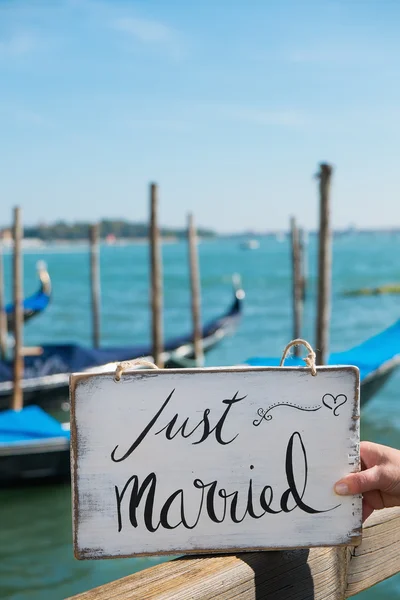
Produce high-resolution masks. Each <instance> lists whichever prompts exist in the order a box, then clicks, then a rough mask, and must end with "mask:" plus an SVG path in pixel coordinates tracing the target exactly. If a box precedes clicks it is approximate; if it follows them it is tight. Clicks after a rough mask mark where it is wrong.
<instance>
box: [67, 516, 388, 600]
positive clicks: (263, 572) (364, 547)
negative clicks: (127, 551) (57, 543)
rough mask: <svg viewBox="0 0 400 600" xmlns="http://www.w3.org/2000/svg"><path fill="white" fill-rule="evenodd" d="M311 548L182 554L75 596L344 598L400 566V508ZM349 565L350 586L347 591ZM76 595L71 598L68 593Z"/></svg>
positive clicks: (78, 599) (121, 599)
mask: <svg viewBox="0 0 400 600" xmlns="http://www.w3.org/2000/svg"><path fill="white" fill-rule="evenodd" d="M353 554H354V555H352V556H350V554H349V551H348V550H347V549H343V548H339V549H333V548H312V549H311V550H291V551H285V552H252V553H249V554H237V555H228V556H226V555H225V556H213V557H210V556H205V557H202V558H196V557H192V558H187V557H184V558H179V559H177V560H174V561H171V562H167V563H163V564H160V565H157V566H155V567H151V568H150V569H146V570H144V571H141V572H139V573H135V574H134V575H129V576H128V577H124V578H123V579H120V580H118V581H113V582H111V583H109V584H106V585H104V586H101V587H98V588H95V589H93V590H90V591H88V592H84V593H82V594H78V595H77V596H74V597H73V598H74V600H106V599H107V600H128V599H129V600H136V599H137V600H139V599H140V600H143V598H146V600H167V599H170V598H174V599H175V600H189V599H190V600H237V599H239V598H240V599H242V600H263V599H264V598H265V599H267V598H268V600H306V599H307V600H310V599H311V598H314V599H315V600H339V599H342V598H345V597H349V596H353V595H354V594H357V593H358V592H361V591H362V590H365V589H367V588H369V587H371V586H372V585H375V584H376V583H378V582H380V581H382V580H383V579H386V578H387V577H390V576H392V575H394V574H396V573H397V572H399V571H400V508H394V509H386V510H382V511H378V512H377V513H375V514H374V515H372V516H371V517H370V518H369V519H368V521H367V522H366V523H365V525H364V531H363V541H362V543H361V545H360V546H359V547H358V548H356V550H355V552H353ZM347 562H348V568H347V571H348V572H347V581H348V585H347V590H346V591H344V587H345V581H346V564H347ZM69 600H72V599H69Z"/></svg>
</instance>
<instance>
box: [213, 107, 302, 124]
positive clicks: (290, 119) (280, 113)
mask: <svg viewBox="0 0 400 600" xmlns="http://www.w3.org/2000/svg"><path fill="white" fill-rule="evenodd" d="M221 112H222V114H223V115H224V116H225V117H227V118H229V119H232V120H236V121H243V122H247V123H254V124H257V125H265V126H277V127H303V126H304V125H306V124H307V118H306V116H305V115H304V114H303V113H302V112H300V111H298V110H282V109H280V110H271V109H259V108H252V107H243V106H225V107H221Z"/></svg>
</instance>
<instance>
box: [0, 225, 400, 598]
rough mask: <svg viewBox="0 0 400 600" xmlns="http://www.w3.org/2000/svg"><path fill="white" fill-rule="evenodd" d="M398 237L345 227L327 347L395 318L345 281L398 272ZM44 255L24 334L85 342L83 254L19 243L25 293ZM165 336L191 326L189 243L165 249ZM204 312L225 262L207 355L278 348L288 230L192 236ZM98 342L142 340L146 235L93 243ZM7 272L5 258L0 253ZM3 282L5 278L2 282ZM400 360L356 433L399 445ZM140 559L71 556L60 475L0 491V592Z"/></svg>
mask: <svg viewBox="0 0 400 600" xmlns="http://www.w3.org/2000/svg"><path fill="white" fill-rule="evenodd" d="M399 248H400V236H395V235H390V234H386V235H382V234H381V235H377V234H376V235H373V234H370V235H362V236H360V235H359V236H357V235H352V236H345V237H341V238H337V239H335V242H334V262H333V264H334V268H333V312H332V327H331V349H332V350H333V351H336V350H343V349H346V348H348V347H350V346H352V345H354V344H356V343H359V342H361V341H362V340H364V339H365V338H366V337H368V336H370V335H373V334H375V333H377V332H378V331H380V330H381V329H384V328H385V327H387V326H388V325H390V324H391V323H392V322H393V321H395V320H397V319H398V318H399V317H400V297H399V296H395V295H393V296H389V295H388V296H373V297H361V298H346V297H343V296H342V295H341V293H342V292H343V290H345V289H353V288H358V287H364V286H374V287H375V286H378V285H383V284H385V283H392V282H399V281H400V264H399V259H398V257H399ZM39 259H44V260H45V261H46V262H47V264H48V268H49V271H50V274H51V277H52V281H53V289H54V296H53V301H52V303H51V306H50V307H49V308H48V310H47V311H46V313H45V314H43V315H42V316H40V317H38V318H37V319H35V320H33V321H32V322H31V323H29V324H28V325H27V326H26V328H25V343H27V344H35V345H36V344H40V343H44V342H54V341H63V342H66V341H71V342H72V341H74V342H80V343H82V344H90V337H91V333H90V330H91V320H90V293H89V285H88V270H89V259H88V252H87V248H86V247H85V246H83V245H82V246H80V247H77V246H75V247H48V248H45V249H43V250H42V249H40V250H26V252H25V257H24V268H25V292H26V294H28V293H31V292H33V291H34V290H35V289H36V285H37V282H36V276H35V264H36V262H37V260H39ZM163 259H164V279H165V332H166V335H174V334H178V333H184V332H185V331H187V330H188V328H189V327H190V312H189V303H190V297H189V286H188V272H187V248H186V245H185V244H184V243H179V244H170V245H165V246H164V248H163ZM200 262H201V278H202V300H203V317H204V318H205V319H206V318H212V317H214V316H215V315H218V314H220V313H221V312H222V311H223V310H224V309H225V308H226V307H227V306H228V304H229V303H230V301H231V298H232V294H231V288H230V279H231V275H232V273H235V272H238V273H240V274H241V276H242V280H243V286H244V288H245V291H246V300H245V312H244V316H243V321H242V323H241V325H240V327H239V329H238V331H237V332H236V334H235V335H234V336H233V337H232V338H229V339H227V340H225V341H224V342H223V343H222V344H221V345H220V346H219V347H218V348H217V349H216V350H215V351H213V352H212V353H211V354H209V356H208V358H207V363H208V364H209V365H230V364H237V363H240V362H242V361H243V360H244V359H246V358H247V357H250V356H255V355H270V356H273V355H279V354H280V353H281V352H282V348H283V347H284V345H285V344H286V343H287V342H288V341H289V340H290V339H291V338H292V331H291V327H292V326H291V290H290V277H291V275H290V260H289V245H288V241H287V240H284V241H282V242H279V241H278V240H275V239H272V238H271V239H261V245H260V248H259V249H258V250H254V251H243V250H241V249H240V247H239V243H238V241H237V240H228V239H227V240H218V241H213V242H204V243H202V244H201V245H200ZM315 265H316V257H315V243H314V240H313V239H311V240H310V244H309V260H308V268H309V282H310V286H309V293H308V298H307V305H306V311H305V326H304V332H303V336H304V337H306V339H308V340H309V341H310V342H311V343H313V342H314V319H315V291H314V290H315ZM101 280H102V342H103V343H104V344H107V345H111V344H134V343H141V342H145V341H148V339H149V329H150V320H149V308H148V249H147V246H145V245H129V246H115V247H103V248H102V249H101ZM6 283H7V284H10V260H9V256H6ZM7 288H8V290H10V289H11V287H10V285H7ZM399 384H400V370H399V373H397V374H395V375H394V377H393V378H392V379H391V381H390V382H389V384H388V385H387V386H386V388H384V390H383V391H382V392H381V393H380V395H378V396H376V398H374V399H373V400H372V401H371V403H370V405H368V406H367V407H366V408H365V409H363V412H362V420H361V429H362V437H363V439H369V440H373V441H377V442H381V443H384V444H389V445H392V446H395V447H400V411H399V409H398V406H399V402H400V392H399ZM159 561H160V559H157V558H154V559H149V558H141V559H125V560H105V561H76V560H75V559H74V558H73V554H72V545H71V491H70V486H69V485H66V484H62V485H44V486H43V485H42V486H37V487H30V488H19V489H13V490H10V489H8V490H4V489H3V490H0V598H9V599H13V600H27V599H28V598H29V599H31V600H50V599H51V600H59V599H62V598H65V597H66V596H70V595H72V594H77V593H78V592H81V591H84V590H87V589H90V588H92V587H94V586H97V585H100V584H102V583H105V582H106V581H110V580H113V579H116V578H119V577H122V576H125V575H127V574H130V573H132V572H134V571H137V570H140V569H143V568H145V567H147V566H150V565H153V564H155V563H156V562H159ZM399 596H400V576H397V577H394V578H392V579H390V580H388V581H386V582H383V583H381V584H380V585H378V586H376V587H375V588H372V589H371V590H369V591H367V592H365V593H363V594H361V595H360V598H364V600H367V599H368V598H370V599H372V598H374V599H375V600H386V599H389V598H394V597H399Z"/></svg>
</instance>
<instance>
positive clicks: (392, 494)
mask: <svg viewBox="0 0 400 600" xmlns="http://www.w3.org/2000/svg"><path fill="white" fill-rule="evenodd" d="M360 457H361V469H362V470H361V471H360V472H359V473H350V474H349V475H346V477H343V479H340V480H339V481H338V482H337V483H336V484H335V492H336V493H337V494H339V495H340V496H349V495H353V494H362V495H363V521H365V519H367V518H368V517H369V516H370V514H371V513H372V512H373V511H374V510H379V509H381V508H389V507H391V506H400V450H395V449H394V448H390V447H389V446H383V445H381V444H374V443H372V442H361V444H360Z"/></svg>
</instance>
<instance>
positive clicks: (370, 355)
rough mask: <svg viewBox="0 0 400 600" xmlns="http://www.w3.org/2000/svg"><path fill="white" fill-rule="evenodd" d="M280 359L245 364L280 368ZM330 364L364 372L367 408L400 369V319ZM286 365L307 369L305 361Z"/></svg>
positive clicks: (333, 356) (335, 356)
mask: <svg viewBox="0 0 400 600" xmlns="http://www.w3.org/2000/svg"><path fill="white" fill-rule="evenodd" d="M279 362H280V359H279V358H276V357H275V358H266V357H254V358H250V359H248V360H246V361H245V364H246V365H249V366H253V367H261V366H271V367H274V366H278V365H279ZM328 364H329V365H354V366H356V367H358V368H359V369H360V381H361V394H360V402H361V406H365V404H367V402H369V401H370V400H371V398H373V397H374V396H375V395H376V394H377V393H378V392H379V391H380V390H381V389H382V388H383V386H384V385H385V384H386V382H387V381H388V380H389V379H390V377H391V376H392V375H393V373H394V372H395V370H396V369H397V368H398V367H399V366H400V320H399V321H396V322H395V323H394V324H393V325H391V326H390V327H388V328H387V329H385V330H384V331H381V332H380V333H378V334H377V335H374V336H373V337H370V338H368V339H367V340H365V341H364V342H362V343H361V344H359V345H358V346H355V347H354V348H351V349H350V350H346V351H344V352H335V353H332V354H331V355H330V356H329V359H328ZM285 366H304V362H303V361H302V359H301V358H296V357H294V356H290V357H288V359H286V361H285Z"/></svg>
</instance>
